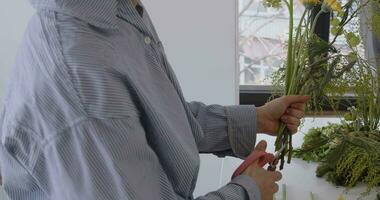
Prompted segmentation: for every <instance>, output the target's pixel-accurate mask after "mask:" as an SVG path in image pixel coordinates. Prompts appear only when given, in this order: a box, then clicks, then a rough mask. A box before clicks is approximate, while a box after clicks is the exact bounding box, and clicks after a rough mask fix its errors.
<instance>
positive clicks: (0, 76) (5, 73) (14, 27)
mask: <svg viewBox="0 0 380 200" xmlns="http://www.w3.org/2000/svg"><path fill="white" fill-rule="evenodd" d="M1 4H2V5H1V6H0V27H1V29H0V101H1V99H2V96H3V94H4V91H5V88H6V81H7V79H8V77H9V72H10V69H11V66H12V65H13V63H14V61H15V55H16V51H17V49H18V45H19V44H20V41H21V37H22V35H23V33H24V29H25V26H26V24H27V23H28V20H29V18H30V17H31V16H32V14H33V9H32V8H31V6H30V5H29V3H28V1H27V0H11V1H9V0H6V1H2V2H1ZM0 108H1V106H0Z"/></svg>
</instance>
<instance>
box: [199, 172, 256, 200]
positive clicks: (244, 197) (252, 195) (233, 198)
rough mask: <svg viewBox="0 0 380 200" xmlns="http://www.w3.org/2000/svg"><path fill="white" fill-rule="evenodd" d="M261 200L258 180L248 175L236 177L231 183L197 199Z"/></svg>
mask: <svg viewBox="0 0 380 200" xmlns="http://www.w3.org/2000/svg"><path fill="white" fill-rule="evenodd" d="M224 199H229V200H261V193H260V190H259V188H258V186H257V185H256V182H255V181H254V180H253V179H252V178H250V177H249V176H246V175H240V176H237V177H235V178H234V179H233V180H232V181H231V182H230V183H229V184H227V185H226V186H224V187H222V188H220V189H219V190H217V191H214V192H210V193H208V194H206V195H205V196H202V197H198V198H197V200H224Z"/></svg>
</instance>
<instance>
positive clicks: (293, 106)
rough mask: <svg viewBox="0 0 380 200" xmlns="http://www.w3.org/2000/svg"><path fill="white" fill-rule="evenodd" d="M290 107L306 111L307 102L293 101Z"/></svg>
mask: <svg viewBox="0 0 380 200" xmlns="http://www.w3.org/2000/svg"><path fill="white" fill-rule="evenodd" d="M290 107H291V108H294V109H297V110H301V111H305V107H306V104H305V103H293V104H292V105H290Z"/></svg>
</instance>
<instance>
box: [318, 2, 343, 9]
mask: <svg viewBox="0 0 380 200" xmlns="http://www.w3.org/2000/svg"><path fill="white" fill-rule="evenodd" d="M322 9H324V10H325V11H326V12H327V11H328V10H334V11H338V12H340V11H342V6H341V5H340V3H339V1H337V0H324V1H323V4H322Z"/></svg>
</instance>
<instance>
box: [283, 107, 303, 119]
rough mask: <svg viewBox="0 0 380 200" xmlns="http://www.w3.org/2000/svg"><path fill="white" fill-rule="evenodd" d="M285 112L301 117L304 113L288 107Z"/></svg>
mask: <svg viewBox="0 0 380 200" xmlns="http://www.w3.org/2000/svg"><path fill="white" fill-rule="evenodd" d="M286 114H287V115H290V116H293V117H296V118H298V119H301V118H303V117H304V115H305V113H304V112H303V111H302V110H298V109H294V108H288V109H287V110H286Z"/></svg>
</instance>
